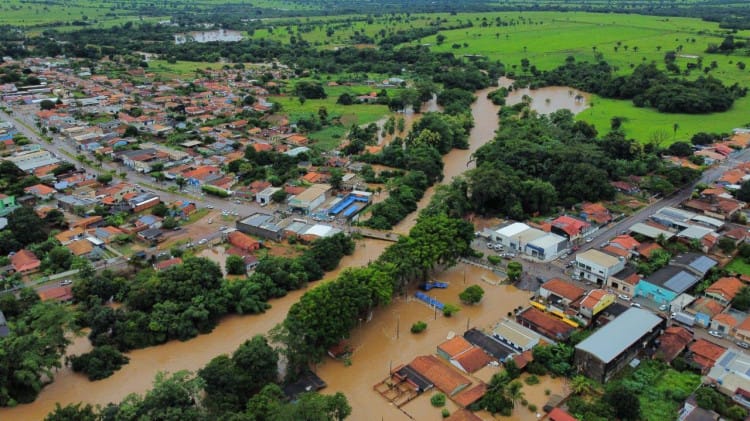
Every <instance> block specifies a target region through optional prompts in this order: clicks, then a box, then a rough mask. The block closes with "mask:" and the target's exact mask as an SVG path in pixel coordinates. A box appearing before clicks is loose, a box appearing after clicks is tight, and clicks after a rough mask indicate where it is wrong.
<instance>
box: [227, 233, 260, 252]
mask: <svg viewBox="0 0 750 421" xmlns="http://www.w3.org/2000/svg"><path fill="white" fill-rule="evenodd" d="M227 240H229V244H231V245H233V246H235V247H237V248H239V249H240V250H244V251H253V250H258V249H259V248H260V242H259V241H258V240H256V239H254V238H252V237H250V236H248V235H246V234H243V233H241V232H239V231H232V232H230V233H229V235H228V236H227Z"/></svg>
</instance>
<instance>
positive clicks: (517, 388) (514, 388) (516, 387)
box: [505, 380, 525, 407]
mask: <svg viewBox="0 0 750 421" xmlns="http://www.w3.org/2000/svg"><path fill="white" fill-rule="evenodd" d="M522 387H523V384H521V382H519V381H518V380H516V381H512V382H510V383H509V384H508V386H506V387H505V396H506V397H507V398H508V399H509V400H510V401H511V402H513V406H514V407H515V406H516V404H517V403H518V402H520V401H521V400H523V397H524V396H525V394H524V393H523V391H522V390H521V388H522Z"/></svg>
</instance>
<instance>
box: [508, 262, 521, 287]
mask: <svg viewBox="0 0 750 421" xmlns="http://www.w3.org/2000/svg"><path fill="white" fill-rule="evenodd" d="M506 273H507V274H508V279H509V280H510V281H511V282H514V283H515V282H518V280H519V279H521V275H522V274H523V266H522V265H521V264H520V263H519V262H516V261H513V262H508V267H507V270H506Z"/></svg>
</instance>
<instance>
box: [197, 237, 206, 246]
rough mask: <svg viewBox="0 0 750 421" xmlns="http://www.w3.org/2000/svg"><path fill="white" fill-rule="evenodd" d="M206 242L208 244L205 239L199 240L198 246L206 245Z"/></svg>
mask: <svg viewBox="0 0 750 421" xmlns="http://www.w3.org/2000/svg"><path fill="white" fill-rule="evenodd" d="M207 242H208V240H206V239H205V238H202V239H201V240H200V241H198V244H200V245H204V244H206V243H207Z"/></svg>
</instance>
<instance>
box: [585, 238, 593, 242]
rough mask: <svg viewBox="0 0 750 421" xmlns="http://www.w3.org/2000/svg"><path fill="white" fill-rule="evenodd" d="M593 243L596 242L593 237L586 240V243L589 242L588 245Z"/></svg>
mask: <svg viewBox="0 0 750 421" xmlns="http://www.w3.org/2000/svg"><path fill="white" fill-rule="evenodd" d="M592 241H594V239H593V238H591V237H588V238H587V239H586V242H587V243H590V242H592Z"/></svg>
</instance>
